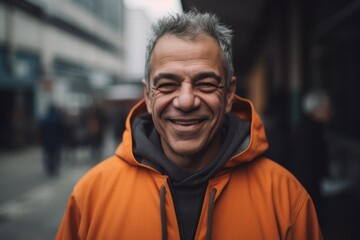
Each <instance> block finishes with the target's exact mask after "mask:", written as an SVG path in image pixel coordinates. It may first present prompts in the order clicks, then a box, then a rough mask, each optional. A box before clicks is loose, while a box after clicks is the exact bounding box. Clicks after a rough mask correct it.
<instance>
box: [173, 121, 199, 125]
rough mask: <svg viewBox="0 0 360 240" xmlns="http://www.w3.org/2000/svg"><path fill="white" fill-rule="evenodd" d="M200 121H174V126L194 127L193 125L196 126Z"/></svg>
mask: <svg viewBox="0 0 360 240" xmlns="http://www.w3.org/2000/svg"><path fill="white" fill-rule="evenodd" d="M199 122H200V121H190V122H188V121H186V122H185V121H174V123H175V124H179V125H194V124H198V123H199Z"/></svg>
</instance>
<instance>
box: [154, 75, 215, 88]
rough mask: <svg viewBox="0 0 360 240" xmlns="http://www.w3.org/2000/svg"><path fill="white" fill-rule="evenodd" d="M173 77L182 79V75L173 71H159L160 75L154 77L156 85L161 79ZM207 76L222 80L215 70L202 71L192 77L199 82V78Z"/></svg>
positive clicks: (172, 78)
mask: <svg viewBox="0 0 360 240" xmlns="http://www.w3.org/2000/svg"><path fill="white" fill-rule="evenodd" d="M164 78H166V79H171V80H175V81H181V79H182V78H181V77H180V76H178V75H176V74H173V73H159V74H158V75H156V76H155V77H154V80H153V81H154V83H153V84H154V86H156V85H157V83H158V82H159V81H160V79H164ZM205 78H214V79H215V80H216V81H217V82H218V83H220V82H221V80H222V77H221V76H220V75H218V74H216V73H215V72H200V73H198V74H196V75H195V76H194V77H192V81H194V82H197V81H199V80H202V79H205Z"/></svg>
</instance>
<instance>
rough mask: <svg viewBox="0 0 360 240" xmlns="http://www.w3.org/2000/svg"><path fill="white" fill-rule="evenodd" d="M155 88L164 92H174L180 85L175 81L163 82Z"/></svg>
mask: <svg viewBox="0 0 360 240" xmlns="http://www.w3.org/2000/svg"><path fill="white" fill-rule="evenodd" d="M154 88H155V89H156V90H157V91H160V92H162V93H172V92H175V91H176V90H177V89H178V88H179V85H178V84H177V83H175V82H162V83H158V84H157V86H155V87H154Z"/></svg>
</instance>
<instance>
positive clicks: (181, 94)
mask: <svg viewBox="0 0 360 240" xmlns="http://www.w3.org/2000/svg"><path fill="white" fill-rule="evenodd" d="M173 104H174V106H175V107H176V108H178V109H180V110H182V111H184V112H189V111H191V110H193V109H195V108H198V107H199V106H200V99H199V97H198V96H196V94H195V91H194V88H193V86H192V84H191V83H188V82H183V83H182V84H181V87H180V89H179V91H178V95H177V96H176V97H175V98H174V100H173Z"/></svg>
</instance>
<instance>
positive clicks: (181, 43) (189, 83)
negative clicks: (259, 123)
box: [144, 35, 236, 158]
mask: <svg viewBox="0 0 360 240" xmlns="http://www.w3.org/2000/svg"><path fill="white" fill-rule="evenodd" d="M235 81H236V79H235V77H233V78H232V81H231V84H230V88H229V90H226V89H225V78H224V67H223V62H222V56H221V53H220V49H219V46H218V44H217V43H216V41H215V40H214V39H213V38H212V37H209V36H205V35H204V36H201V37H198V38H196V39H195V40H188V39H182V38H178V37H176V36H174V35H165V36H163V37H161V38H160V39H159V40H158V42H157V43H156V45H155V48H154V51H153V54H152V58H151V72H150V91H148V89H147V88H146V85H145V83H144V91H145V100H146V105H147V109H148V112H149V113H150V114H151V115H152V119H153V122H154V125H155V127H156V129H157V131H158V132H159V134H160V138H161V143H162V146H163V150H164V153H165V155H166V156H167V157H168V158H171V157H174V156H175V157H181V156H191V155H197V154H199V153H200V154H205V155H206V153H207V152H208V151H211V149H216V148H218V147H220V144H221V142H220V141H221V140H220V128H221V127H222V124H223V120H224V117H225V114H226V113H227V112H229V111H230V109H231V103H232V99H233V96H234V93H235V85H236V84H235Z"/></svg>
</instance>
